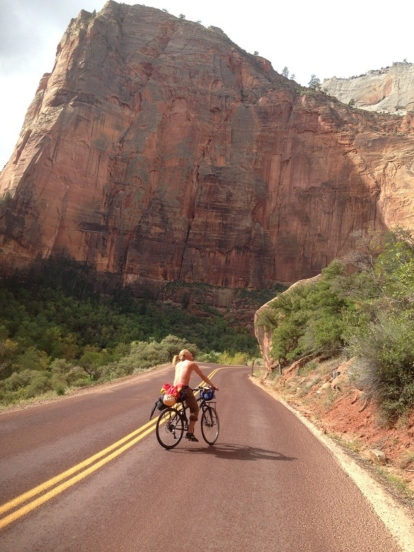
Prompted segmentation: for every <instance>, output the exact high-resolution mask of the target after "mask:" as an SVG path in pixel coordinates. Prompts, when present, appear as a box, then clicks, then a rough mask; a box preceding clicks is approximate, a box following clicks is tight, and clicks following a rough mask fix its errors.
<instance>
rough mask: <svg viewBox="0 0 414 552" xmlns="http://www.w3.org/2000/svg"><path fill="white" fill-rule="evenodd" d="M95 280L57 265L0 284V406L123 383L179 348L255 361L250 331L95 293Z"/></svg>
mask: <svg viewBox="0 0 414 552" xmlns="http://www.w3.org/2000/svg"><path fill="white" fill-rule="evenodd" d="M98 278H99V275H98V274H96V272H95V271H94V270H93V269H91V268H90V267H88V266H86V265H79V263H75V262H74V261H72V260H69V259H64V258H59V259H48V260H42V261H37V262H36V263H35V264H34V265H33V266H32V267H31V268H30V269H28V270H26V271H24V272H19V273H16V274H14V275H13V277H11V278H8V279H3V280H0V404H3V405H7V404H12V403H16V402H19V401H21V400H26V399H31V398H33V397H36V396H38V395H41V394H44V393H49V394H50V393H51V392H53V393H57V394H59V395H62V394H65V393H66V392H67V391H68V390H69V389H73V388H77V387H84V386H87V385H93V384H96V383H101V382H104V381H110V380H113V379H115V378H119V377H123V376H127V375H130V374H133V373H136V372H138V371H141V370H146V369H148V368H149V367H153V366H156V365H161V364H165V363H168V362H171V359H172V357H173V355H174V354H176V353H178V352H179V351H180V350H181V349H182V348H188V349H190V350H191V351H192V352H193V353H195V354H196V355H197V358H198V359H199V360H205V361H206V362H218V363H224V362H225V363H227V364H246V363H247V362H248V360H249V358H251V357H255V356H257V355H258V346H257V342H256V339H255V338H254V336H253V335H252V334H251V333H250V332H248V331H247V330H246V329H245V328H243V327H242V326H240V325H238V324H237V323H235V322H234V321H229V320H227V319H226V318H225V317H224V316H223V315H222V314H220V313H219V312H217V311H215V310H214V309H212V308H211V307H208V306H207V305H206V309H205V310H206V313H205V314H206V316H203V317H202V318H201V317H198V316H195V315H193V314H191V313H190V312H189V311H188V310H187V308H186V307H187V306H188V305H186V306H184V307H183V306H181V308H180V307H177V306H174V305H172V304H168V303H159V302H155V301H152V300H150V299H136V298H134V297H133V296H132V294H131V291H130V289H128V288H122V289H118V290H117V291H116V292H115V293H114V294H109V293H107V294H103V293H102V292H101V293H99V292H98V291H97V289H100V288H102V284H101V285H99V282H98Z"/></svg>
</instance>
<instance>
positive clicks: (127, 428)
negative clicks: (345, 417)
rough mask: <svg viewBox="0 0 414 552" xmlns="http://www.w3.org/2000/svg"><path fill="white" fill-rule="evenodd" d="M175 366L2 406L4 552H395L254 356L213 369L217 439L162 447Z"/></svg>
mask: <svg viewBox="0 0 414 552" xmlns="http://www.w3.org/2000/svg"><path fill="white" fill-rule="evenodd" d="M203 368H204V369H205V371H206V373H211V372H212V370H213V369H215V368H217V366H215V365H209V366H207V365H203ZM171 374H172V371H171V369H170V368H169V369H163V370H161V371H157V372H152V373H149V374H146V375H145V376H140V377H137V378H132V379H129V380H128V381H124V382H122V383H119V384H112V385H105V386H101V387H100V388H96V389H93V390H88V391H85V392H82V393H80V394H79V395H77V396H74V397H67V398H63V399H62V400H59V401H56V402H53V403H48V404H44V405H40V406H36V407H31V408H28V409H26V410H21V411H16V412H11V413H6V414H2V415H0V443H1V446H0V489H1V491H0V492H1V500H0V503H1V504H4V505H5V506H4V507H3V508H0V512H1V516H0V527H2V528H1V529H0V550H1V551H2V552H23V551H25V552H37V551H38V552H63V551H65V552H72V551H73V552H84V551H88V552H89V551H92V552H106V551H108V552H160V551H162V550H167V549H172V548H174V549H176V550H178V551H180V552H190V551H192V550H193V549H194V548H196V549H199V550H202V551H203V552H204V551H211V552H213V551H214V552H222V551H227V552H233V551H234V552H236V551H237V552H239V551H249V552H251V551H266V552H268V551H269V550H270V551H276V552H345V551H352V552H355V551H358V552H370V551H372V552H397V551H398V547H397V546H396V544H395V543H394V541H393V539H392V537H391V535H390V534H389V532H388V530H387V529H386V528H385V526H384V525H383V523H382V522H381V520H380V519H379V518H378V517H377V516H376V514H375V513H374V511H373V509H372V508H371V506H370V505H369V504H368V503H367V501H366V500H365V499H364V497H363V496H362V494H361V492H360V491H359V490H358V488H357V487H356V486H355V485H354V483H353V482H352V481H351V479H350V478H349V477H348V476H347V475H346V474H345V473H344V472H343V471H342V470H341V468H340V467H339V465H338V463H337V461H336V460H335V459H334V458H333V456H332V454H331V453H330V452H329V451H328V450H327V449H326V448H325V447H324V446H323V445H322V444H321V443H320V442H319V441H318V440H317V439H316V438H315V437H314V436H313V435H312V434H311V433H310V432H309V430H308V429H307V428H306V427H305V426H304V425H302V423H301V422H300V421H299V420H298V419H297V418H296V417H295V416H294V415H293V414H292V413H291V412H290V411H289V410H287V409H286V408H284V407H283V405H281V404H280V403H278V402H277V401H275V400H274V399H272V398H271V397H270V396H269V395H268V394H267V393H265V392H264V391H263V390H261V389H260V388H259V387H257V386H256V385H253V384H252V383H251V382H250V381H249V379H248V374H249V369H248V368H242V367H240V368H234V367H223V368H222V369H221V370H219V371H218V372H217V373H216V374H215V375H214V376H213V381H214V382H215V383H216V385H218V386H219V387H220V391H219V392H218V394H217V396H218V399H217V409H218V412H219V415H220V421H221V433H220V437H219V440H218V442H217V444H216V445H215V446H214V447H208V446H207V445H206V444H205V443H204V442H203V441H202V440H201V438H200V442H199V443H188V442H187V441H184V440H183V441H182V442H181V443H180V444H179V445H178V447H177V448H176V449H174V450H171V451H166V450H164V449H162V448H161V447H160V446H159V445H158V443H157V441H156V438H155V434H154V432H153V430H152V425H151V424H150V425H149V426H147V425H146V424H147V422H148V417H149V411H150V408H151V406H152V404H153V402H154V401H155V399H156V397H157V395H158V391H159V389H160V387H161V385H162V384H163V383H164V382H168V381H171V379H172V376H171ZM197 383H198V381H195V382H193V384H194V385H195V384H197ZM146 433H148V434H146ZM196 433H197V429H196ZM199 433H200V432H199V431H198V435H199ZM123 438H126V439H124V440H123ZM112 445H114V446H112ZM102 451H103V452H102ZM60 474H63V476H60ZM31 489H35V490H34V491H33V492H32V493H31V494H32V496H31V494H30V493H29V494H25V493H27V492H28V491H30V490H31ZM22 495H24V496H23V497H22ZM20 497H21V498H20Z"/></svg>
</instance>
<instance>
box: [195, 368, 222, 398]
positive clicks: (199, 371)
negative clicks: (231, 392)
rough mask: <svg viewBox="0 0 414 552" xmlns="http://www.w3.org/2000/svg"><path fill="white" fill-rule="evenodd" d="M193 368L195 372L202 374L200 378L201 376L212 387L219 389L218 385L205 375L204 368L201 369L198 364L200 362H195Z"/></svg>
mask: <svg viewBox="0 0 414 552" xmlns="http://www.w3.org/2000/svg"><path fill="white" fill-rule="evenodd" d="M193 370H194V372H195V373H196V374H198V375H199V376H200V378H201V379H202V380H204V381H205V382H206V383H207V384H208V385H209V386H210V387H211V388H212V389H215V390H216V391H218V390H219V388H218V387H216V386H215V385H214V383H213V382H212V381H211V380H210V379H208V377H207V376H205V375H204V374H203V372H202V370H201V369H200V367H199V366H198V364H196V363H195V362H194V366H193Z"/></svg>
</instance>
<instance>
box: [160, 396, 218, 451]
mask: <svg viewBox="0 0 414 552" xmlns="http://www.w3.org/2000/svg"><path fill="white" fill-rule="evenodd" d="M200 389H201V388H199V387H196V388H195V389H193V391H200ZM197 402H198V403H199V405H200V411H201V417H200V426H201V433H202V436H203V439H204V440H205V442H206V443H207V444H209V445H213V444H214V443H215V442H216V440H217V439H218V435H219V431H220V422H219V418H218V414H217V411H216V409H215V405H216V402H215V401H206V400H205V399H203V398H201V397H198V398H197ZM188 409H189V407H188V406H186V404H185V398H184V400H182V401H179V402H178V403H177V404H176V405H174V406H171V407H168V408H166V409H165V410H163V411H162V412H161V413H160V415H159V416H158V420H157V425H156V436H157V440H158V442H159V443H160V445H161V446H163V447H164V448H166V449H171V448H174V447H175V446H177V445H178V443H179V442H180V441H181V439H182V437H183V434H184V431H188V425H189V418H188V416H187V410H188ZM162 425H163V426H164V427H163V428H161V426H162Z"/></svg>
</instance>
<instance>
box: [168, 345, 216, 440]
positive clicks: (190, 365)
mask: <svg viewBox="0 0 414 552" xmlns="http://www.w3.org/2000/svg"><path fill="white" fill-rule="evenodd" d="M173 363H174V364H175V378H174V385H181V386H182V388H183V391H184V398H185V400H186V402H187V404H188V406H189V408H190V423H189V425H188V431H187V433H186V436H185V438H186V439H188V440H189V441H195V442H198V439H197V437H196V436H195V435H194V426H195V423H196V421H197V420H198V411H199V406H198V404H197V400H196V398H195V397H194V393H193V390H192V389H191V388H190V386H189V383H190V378H191V374H192V373H193V372H195V373H196V374H197V375H199V376H200V378H201V379H202V380H203V381H205V382H206V383H207V384H208V385H210V387H212V388H213V389H214V390H216V391H218V387H216V386H215V385H214V384H213V383H212V382H211V381H210V380H209V379H208V377H207V376H205V375H204V374H203V372H202V371H201V369H200V367H199V366H198V364H196V363H195V362H194V357H193V355H192V354H191V353H190V351H188V350H187V349H183V350H182V351H181V352H180V353H179V354H178V355H176V356H175V357H174V358H173Z"/></svg>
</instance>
